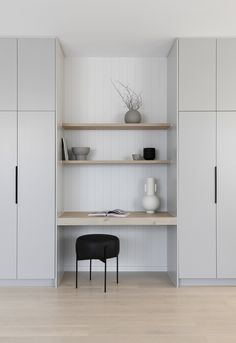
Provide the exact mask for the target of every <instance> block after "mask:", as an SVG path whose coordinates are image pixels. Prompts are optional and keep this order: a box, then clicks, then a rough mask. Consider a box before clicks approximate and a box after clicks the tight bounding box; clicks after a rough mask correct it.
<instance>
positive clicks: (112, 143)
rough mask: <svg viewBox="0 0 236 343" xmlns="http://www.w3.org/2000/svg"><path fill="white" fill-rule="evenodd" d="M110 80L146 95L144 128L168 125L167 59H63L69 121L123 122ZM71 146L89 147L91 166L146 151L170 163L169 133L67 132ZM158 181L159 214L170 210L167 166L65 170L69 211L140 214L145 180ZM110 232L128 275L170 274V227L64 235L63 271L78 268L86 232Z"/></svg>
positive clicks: (100, 167)
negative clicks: (79, 240)
mask: <svg viewBox="0 0 236 343" xmlns="http://www.w3.org/2000/svg"><path fill="white" fill-rule="evenodd" d="M111 79H113V80H119V81H121V82H123V83H124V84H129V85H130V86H131V87H133V88H134V89H135V90H136V91H137V92H139V91H142V95H143V107H142V108H141V113H142V115H143V119H144V121H146V122H166V120H167V119H166V87H167V85H166V59H165V58H66V59H65V109H64V114H65V116H64V121H66V122H123V120H124V114H125V112H126V108H125V106H124V105H123V103H122V101H121V99H120V98H119V95H118V94H117V93H116V91H115V90H114V88H113V86H112V84H111ZM65 136H66V139H67V143H68V146H69V147H71V146H90V147H91V150H92V151H91V155H90V156H89V158H93V159H126V158H130V157H131V154H132V153H134V152H139V153H141V152H142V149H143V147H145V146H155V147H156V148H157V149H158V154H159V158H161V159H165V158H166V136H167V134H166V132H158V131H153V132H150V131H141V132H137V131H136V132H135V131H128V132H124V131H74V132H65ZM148 176H154V177H156V178H157V181H158V194H159V196H160V198H161V210H166V208H167V204H166V187H167V186H166V184H167V179H166V166H87V167H86V166H82V167H78V166H66V167H64V199H65V202H64V208H65V210H75V211H76V210H84V211H86V210H88V211H90V210H91V211H92V210H104V209H109V208H124V209H127V210H142V204H141V200H142V196H143V193H144V181H145V178H146V177H148ZM91 230H92V232H101V231H102V232H105V231H106V232H107V231H109V232H113V233H114V234H118V235H119V236H120V237H121V240H122V248H121V268H123V269H124V270H129V269H133V270H146V269H149V270H156V269H160V270H163V269H166V263H167V262H166V230H165V228H155V229H153V228H147V227H142V228H141V227H138V228H131V227H122V228H120V229H119V228H90V229H88V228H84V229H83V228H81V229H78V230H76V229H74V228H73V229H71V230H67V231H66V232H65V244H66V245H65V255H66V256H65V265H66V268H67V269H70V268H74V259H73V256H74V242H75V238H76V237H77V236H78V235H79V234H80V233H82V232H83V233H84V232H88V231H91Z"/></svg>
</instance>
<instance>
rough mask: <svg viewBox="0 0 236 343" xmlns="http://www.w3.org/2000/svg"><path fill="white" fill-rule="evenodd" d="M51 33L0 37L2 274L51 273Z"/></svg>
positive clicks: (34, 276)
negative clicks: (40, 35)
mask: <svg viewBox="0 0 236 343" xmlns="http://www.w3.org/2000/svg"><path fill="white" fill-rule="evenodd" d="M56 47H57V41H56V40H55V39H54V38H19V39H12V38H9V39H8V38H2V39H0V158H1V168H0V189H1V192H0V211H1V215H0V232H1V237H2V239H1V241H0V279H3V280H10V279H13V280H40V281H42V280H43V281H44V282H45V283H48V284H50V283H53V280H54V278H55V182H56V180H55V175H56V174H55V173H56V171H55V156H56V148H55V137H56V126H55V123H56V110H57V108H56V54H57V53H56V51H57V48H56Z"/></svg>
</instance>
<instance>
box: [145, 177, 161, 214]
mask: <svg viewBox="0 0 236 343" xmlns="http://www.w3.org/2000/svg"><path fill="white" fill-rule="evenodd" d="M144 190H145V195H144V197H143V207H144V209H145V211H146V213H155V211H156V210H157V209H158V207H159V205H160V200H159V198H158V197H157V195H156V191H157V185H156V180H155V179H154V178H153V177H148V178H147V179H146V183H145V185H144Z"/></svg>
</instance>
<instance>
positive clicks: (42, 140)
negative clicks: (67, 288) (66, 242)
mask: <svg viewBox="0 0 236 343" xmlns="http://www.w3.org/2000/svg"><path fill="white" fill-rule="evenodd" d="M54 125H55V114H54V112H19V118H18V161H19V167H18V168H19V201H18V276H19V278H20V279H53V278H54V231H55V167H54V165H55V132H54Z"/></svg>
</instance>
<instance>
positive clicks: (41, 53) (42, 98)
mask: <svg viewBox="0 0 236 343" xmlns="http://www.w3.org/2000/svg"><path fill="white" fill-rule="evenodd" d="M18 108H19V110H20V111H28V110H30V111H31V110H33V111H34V110H35V111H36V110H37V111H54V110H55V40H54V39H45V38H42V39H40V38H36V39H31V38H30V39H29V38H26V39H19V41H18Z"/></svg>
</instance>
